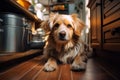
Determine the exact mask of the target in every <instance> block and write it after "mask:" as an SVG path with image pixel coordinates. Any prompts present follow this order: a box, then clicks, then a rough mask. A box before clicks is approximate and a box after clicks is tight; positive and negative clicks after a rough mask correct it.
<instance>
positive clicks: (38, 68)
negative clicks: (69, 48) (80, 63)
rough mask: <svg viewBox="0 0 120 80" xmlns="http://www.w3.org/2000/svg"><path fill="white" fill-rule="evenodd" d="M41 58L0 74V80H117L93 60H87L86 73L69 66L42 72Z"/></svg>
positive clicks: (60, 66) (64, 65)
mask: <svg viewBox="0 0 120 80" xmlns="http://www.w3.org/2000/svg"><path fill="white" fill-rule="evenodd" d="M40 57H41V56H38V57H35V58H33V59H30V60H28V61H25V62H22V63H20V64H18V65H16V66H14V67H12V68H10V69H8V70H6V71H4V72H1V73H0V80H119V79H117V78H116V77H113V76H111V75H110V73H109V71H106V70H105V69H103V68H101V65H100V64H99V63H98V62H97V61H96V60H95V59H89V60H88V63H87V69H86V71H80V72H74V71H71V70H70V65H69V64H60V65H59V67H58V69H57V70H56V71H54V72H44V71H43V70H42V69H43V65H44V64H43V63H41V62H42V61H41V60H40V59H41V58H40Z"/></svg>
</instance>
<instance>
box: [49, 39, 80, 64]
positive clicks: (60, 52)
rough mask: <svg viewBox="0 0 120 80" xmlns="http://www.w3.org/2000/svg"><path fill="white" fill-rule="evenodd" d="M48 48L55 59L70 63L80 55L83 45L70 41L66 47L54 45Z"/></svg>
mask: <svg viewBox="0 0 120 80" xmlns="http://www.w3.org/2000/svg"><path fill="white" fill-rule="evenodd" d="M51 43H52V42H51ZM52 44H53V43H52ZM48 47H49V50H48V51H49V54H48V55H49V56H51V57H54V58H56V59H58V60H59V61H61V62H63V63H70V62H71V61H72V60H73V59H74V58H75V56H76V55H77V54H78V53H80V51H81V47H82V44H81V43H80V42H79V41H78V42H77V43H74V42H72V41H70V42H68V43H67V44H65V45H61V44H55V43H54V45H51V44H48Z"/></svg>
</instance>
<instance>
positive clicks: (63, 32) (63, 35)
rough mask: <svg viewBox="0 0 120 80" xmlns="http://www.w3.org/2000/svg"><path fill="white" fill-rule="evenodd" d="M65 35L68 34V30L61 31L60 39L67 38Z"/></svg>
mask: <svg viewBox="0 0 120 80" xmlns="http://www.w3.org/2000/svg"><path fill="white" fill-rule="evenodd" d="M65 36H66V32H65V31H61V32H59V39H60V40H63V41H64V40H66V39H65Z"/></svg>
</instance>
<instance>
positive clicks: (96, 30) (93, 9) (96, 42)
mask: <svg viewBox="0 0 120 80" xmlns="http://www.w3.org/2000/svg"><path fill="white" fill-rule="evenodd" d="M88 7H90V16H91V17H90V21H91V45H92V47H95V48H96V47H98V48H101V46H102V45H101V43H102V39H101V18H102V14H101V0H93V2H91V4H90V5H89V6H88Z"/></svg>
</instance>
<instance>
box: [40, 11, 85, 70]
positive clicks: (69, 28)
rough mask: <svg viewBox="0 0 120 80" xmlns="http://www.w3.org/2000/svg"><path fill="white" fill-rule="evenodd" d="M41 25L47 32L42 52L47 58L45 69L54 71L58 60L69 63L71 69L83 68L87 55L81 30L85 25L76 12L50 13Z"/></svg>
mask: <svg viewBox="0 0 120 80" xmlns="http://www.w3.org/2000/svg"><path fill="white" fill-rule="evenodd" d="M41 27H42V28H43V29H44V30H45V32H46V34H48V38H47V42H46V45H45V47H44V52H43V54H44V55H45V56H46V57H47V59H48V60H47V62H46V63H45V66H44V70H45V71H54V70H55V69H56V68H57V63H58V62H62V63H69V64H71V69H72V70H84V69H85V67H86V60H87V55H86V52H85V51H84V50H85V49H84V42H83V41H82V40H81V31H82V30H83V28H84V27H85V25H84V23H83V22H82V21H81V20H80V19H79V18H78V17H77V15H76V14H72V15H64V14H58V13H51V14H50V18H49V19H48V20H46V21H44V22H43V23H42V25H41Z"/></svg>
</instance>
